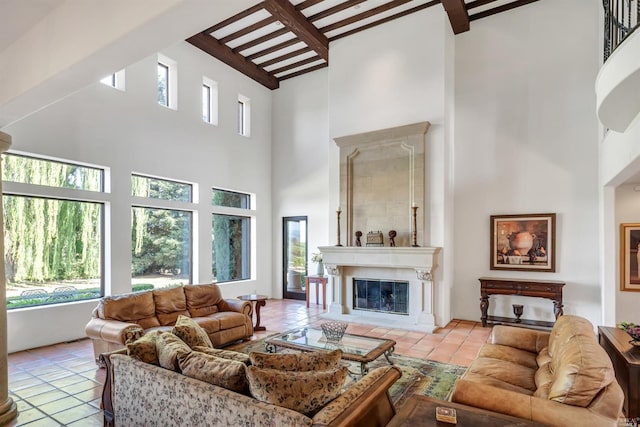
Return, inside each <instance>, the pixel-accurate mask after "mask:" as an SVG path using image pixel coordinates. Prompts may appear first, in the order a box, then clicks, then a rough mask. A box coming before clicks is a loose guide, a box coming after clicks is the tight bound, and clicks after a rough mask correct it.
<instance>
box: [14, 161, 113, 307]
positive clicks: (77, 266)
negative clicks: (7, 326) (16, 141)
mask: <svg viewBox="0 0 640 427" xmlns="http://www.w3.org/2000/svg"><path fill="white" fill-rule="evenodd" d="M3 159H4V160H3V166H4V167H3V170H2V178H3V180H5V181H6V185H5V193H4V196H3V205H4V211H5V212H4V228H5V236H4V242H5V254H4V255H5V273H6V278H7V289H6V291H7V308H19V307H28V306H34V305H45V304H55V303H60V302H68V301H77V300H82V299H90V298H97V297H100V296H102V295H103V288H104V286H103V282H102V269H103V253H104V247H103V234H104V233H103V223H104V217H103V216H104V208H103V206H104V201H103V200H101V199H102V197H101V195H100V193H99V192H100V191H101V189H102V187H103V183H102V181H103V174H104V172H103V170H102V169H99V168H95V167H89V166H83V165H77V164H73V163H66V162H61V161H54V160H48V159H39V158H35V157H29V156H22V155H15V154H4V155H3ZM59 189H65V190H64V191H62V192H61V191H60V190H59ZM65 191H67V193H65ZM69 191H71V192H69ZM61 194H68V195H69V197H71V196H72V197H73V200H68V199H67V198H63V197H61Z"/></svg>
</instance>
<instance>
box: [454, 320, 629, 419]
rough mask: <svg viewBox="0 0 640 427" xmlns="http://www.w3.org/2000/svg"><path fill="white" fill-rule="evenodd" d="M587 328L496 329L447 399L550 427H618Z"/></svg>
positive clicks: (606, 376)
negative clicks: (546, 330) (542, 329)
mask: <svg viewBox="0 0 640 427" xmlns="http://www.w3.org/2000/svg"><path fill="white" fill-rule="evenodd" d="M623 399H624V396H623V393H622V389H621V388H620V386H619V385H618V383H617V382H616V378H615V373H614V370H613V366H612V364H611V360H610V359H609V357H608V356H607V354H606V353H605V352H604V350H603V349H602V348H601V347H600V345H599V344H598V341H597V339H596V335H595V333H594V329H593V326H592V325H591V323H590V322H589V321H588V320H586V319H584V318H582V317H578V316H571V315H565V316H561V317H559V318H558V320H556V323H555V325H554V327H553V329H552V330H551V332H545V331H537V330H531V329H524V328H517V327H511V326H495V327H494V328H493V331H492V335H491V338H490V343H488V344H485V345H484V346H483V347H482V348H481V349H480V352H479V354H478V357H477V358H476V359H475V360H474V361H473V362H472V364H471V366H469V369H468V370H467V372H466V373H465V374H464V375H463V376H462V378H460V379H459V380H458V381H457V382H456V384H455V387H454V390H453V394H452V397H451V400H452V401H453V402H457V403H462V404H465V405H470V406H475V407H478V408H483V409H487V410H490V411H494V412H500V413H503V414H507V415H512V416H515V417H519V418H526V419H529V420H533V421H537V422H540V423H543V424H546V425H551V426H563V427H564V426H612V427H613V426H617V425H618V417H619V416H620V415H621V410H622V403H623Z"/></svg>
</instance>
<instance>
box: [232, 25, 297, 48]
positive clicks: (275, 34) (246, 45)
mask: <svg viewBox="0 0 640 427" xmlns="http://www.w3.org/2000/svg"><path fill="white" fill-rule="evenodd" d="M288 32H289V29H288V28H280V29H279V30H275V31H273V32H271V33H269V34H265V35H264V36H262V37H258V38H257V39H253V40H250V41H248V42H246V43H244V44H241V45H240V46H236V47H234V48H233V51H234V52H242V51H243V50H247V49H251V48H252V47H254V46H258V45H259V44H262V43H264V42H267V41H269V40H271V39H275V38H276V37H280V36H281V35H283V34H287V33H288Z"/></svg>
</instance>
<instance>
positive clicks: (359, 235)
mask: <svg viewBox="0 0 640 427" xmlns="http://www.w3.org/2000/svg"><path fill="white" fill-rule="evenodd" d="M361 237H362V231H360V230H358V231H356V246H362V240H360V238H361Z"/></svg>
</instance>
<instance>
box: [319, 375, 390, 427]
mask: <svg viewBox="0 0 640 427" xmlns="http://www.w3.org/2000/svg"><path fill="white" fill-rule="evenodd" d="M401 376H402V372H401V371H400V369H399V368H397V367H395V366H383V367H380V368H376V369H372V370H371V371H370V372H369V373H368V374H367V375H365V376H364V377H362V379H360V381H358V382H357V383H355V384H353V385H352V386H351V387H349V388H348V389H347V390H346V391H345V392H344V393H342V394H341V395H340V396H338V397H337V398H335V399H334V400H333V401H331V402H330V403H329V404H328V405H326V406H325V407H324V408H322V409H321V410H320V411H319V412H318V413H317V414H316V415H315V416H314V417H313V425H314V426H354V425H366V426H384V425H387V423H388V422H389V421H390V420H391V418H393V416H394V415H395V413H396V409H395V407H394V406H393V403H392V402H391V398H390V397H389V393H388V391H389V387H391V385H392V384H393V383H395V382H396V380H397V379H398V378H400V377H401Z"/></svg>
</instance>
